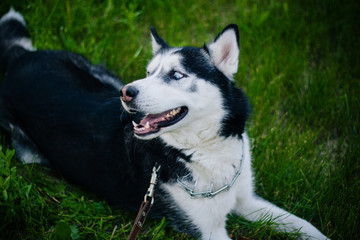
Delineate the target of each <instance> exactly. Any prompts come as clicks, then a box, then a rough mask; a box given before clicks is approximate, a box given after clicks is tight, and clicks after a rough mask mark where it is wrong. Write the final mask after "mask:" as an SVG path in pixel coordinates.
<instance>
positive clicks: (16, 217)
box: [0, 0, 360, 239]
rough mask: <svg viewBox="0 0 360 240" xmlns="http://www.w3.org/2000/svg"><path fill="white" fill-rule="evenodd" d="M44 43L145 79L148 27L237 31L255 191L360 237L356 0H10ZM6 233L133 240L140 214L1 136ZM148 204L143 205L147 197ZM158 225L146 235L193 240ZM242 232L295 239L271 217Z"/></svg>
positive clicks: (201, 33) (196, 37)
mask: <svg viewBox="0 0 360 240" xmlns="http://www.w3.org/2000/svg"><path fill="white" fill-rule="evenodd" d="M11 5H12V6H14V7H15V8H16V9H17V10H18V11H20V12H21V13H23V15H24V16H25V18H26V20H27V22H28V28H29V31H30V34H31V36H32V39H33V42H34V45H35V46H36V47H37V48H38V49H66V50H70V51H75V52H78V53H81V54H83V55H85V56H86V57H88V58H89V59H91V61H92V62H93V63H97V64H104V65H106V66H107V67H108V68H109V69H111V70H112V71H114V72H115V73H116V74H118V75H119V76H120V77H121V78H122V79H123V80H124V81H125V82H130V81H132V80H135V79H138V78H142V77H144V76H145V73H144V72H145V65H146V63H147V62H148V61H149V59H150V58H151V46H150V35H149V27H150V26H151V25H153V26H155V27H156V28H157V30H158V32H159V33H160V35H161V36H163V37H164V39H166V40H167V41H168V42H169V43H170V44H171V45H195V46H201V45H202V44H203V43H204V42H209V41H211V40H212V39H213V38H214V36H215V35H216V34H217V33H218V32H219V31H221V30H222V28H223V27H225V26H226V25H227V24H229V23H237V24H238V25H239V28H240V35H241V36H240V45H241V52H240V64H239V72H238V74H237V75H236V82H237V85H238V86H239V87H241V88H243V89H244V90H245V92H246V93H247V95H248V96H249V98H250V99H251V104H252V108H253V113H252V116H251V120H250V122H249V124H248V131H249V135H250V137H251V138H252V139H253V141H252V142H253V147H252V152H253V158H254V161H253V163H254V169H255V170H256V174H255V177H256V190H257V193H258V194H259V195H261V196H263V197H264V198H266V199H268V200H269V201H272V202H274V203H276V204H277V205H279V206H281V207H283V208H285V209H287V210H289V211H290V212H293V213H295V214H296V215H298V216H300V217H303V218H305V219H307V220H309V221H311V222H312V223H313V224H314V225H315V226H317V227H318V228H319V229H320V230H321V231H322V232H323V233H325V234H326V235H328V236H330V237H331V238H332V239H360V231H359V230H358V227H359V226H360V215H359V213H360V197H359V196H360V157H359V156H360V148H359V143H360V137H359V136H360V124H359V123H360V107H359V106H360V98H359V93H360V69H359V68H360V62H359V61H360V50H359V46H360V34H359V31H360V28H359V26H360V18H359V15H358V13H359V9H360V6H359V5H360V4H359V3H358V2H357V1H355V0H354V1H351V0H350V1H347V2H346V3H343V2H341V1H334V0H329V1H307V0H306V1H301V0H297V1H287V0H282V1H275V0H266V1H255V0H252V1H250V0H241V1H240V0H238V1H225V0H223V1H222V0H218V1H211V2H210V1H196V2H195V3H193V1H188V0H183V1H170V0H166V1H162V0H156V1H145V0H135V1H115V0H114V1H112V0H108V1H98V0H91V1H81V0H71V1H70V0H65V1H63V0H53V1H40V0H34V1H12V0H3V1H1V2H0V14H1V15H2V14H4V13H6V12H7V11H8V9H9V8H10V6H11ZM0 142H2V143H3V144H1V146H2V147H1V151H0V192H1V193H0V239H126V236H127V234H128V233H129V231H130V229H131V224H132V221H133V219H134V217H135V213H133V212H127V211H121V210H118V209H112V208H110V207H109V206H108V204H107V203H106V202H103V201H101V200H99V199H98V198H96V197H95V196H92V195H90V194H88V193H85V192H83V191H81V190H80V189H78V188H76V187H75V186H72V185H70V184H68V183H66V181H64V180H63V179H62V178H61V177H60V176H58V175H57V174H56V173H54V172H52V171H51V170H49V169H46V168H44V167H41V166H35V165H34V166H24V165H21V164H19V163H18V162H17V161H16V160H15V157H14V151H13V150H9V149H11V147H10V148H9V147H8V145H6V144H5V143H4V142H5V141H4V139H2V140H1V141H0ZM139 204H140V203H139ZM167 226H168V222H167V221H166V220H165V219H163V220H149V221H148V222H147V223H146V225H145V228H144V231H143V232H142V235H141V239H190V238H189V237H187V236H185V235H181V234H178V233H176V232H174V231H173V230H171V229H170V228H169V227H167ZM228 232H229V233H230V234H231V236H232V237H233V239H249V238H250V239H293V238H295V237H296V234H295V235H286V234H283V233H276V232H274V230H273V229H272V227H271V224H269V223H268V222H266V221H259V222H255V223H250V222H247V221H245V220H244V219H243V218H241V217H237V216H229V220H228Z"/></svg>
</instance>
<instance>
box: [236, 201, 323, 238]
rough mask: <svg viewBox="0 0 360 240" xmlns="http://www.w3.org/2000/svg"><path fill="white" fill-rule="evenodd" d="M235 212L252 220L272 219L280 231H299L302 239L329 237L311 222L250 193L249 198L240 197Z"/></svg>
mask: <svg viewBox="0 0 360 240" xmlns="http://www.w3.org/2000/svg"><path fill="white" fill-rule="evenodd" d="M235 212H236V213H237V214H239V215H241V216H243V217H245V218H246V219H247V220H250V221H257V220H260V219H268V220H271V221H272V222H274V223H275V225H276V226H275V227H276V229H277V230H279V231H285V232H293V231H299V232H300V233H301V239H328V238H327V237H326V236H324V235H323V234H322V233H321V232H320V231H319V230H318V229H316V228H315V227H314V226H313V225H311V224H310V223H309V222H307V221H305V220H304V219H301V218H299V217H297V216H295V215H293V214H291V213H289V212H287V211H285V210H283V209H281V208H279V207H277V206H275V205H274V204H272V203H270V202H268V201H266V200H264V199H262V198H260V197H258V196H254V195H250V196H249V197H247V198H239V199H238V202H237V208H236V210H235Z"/></svg>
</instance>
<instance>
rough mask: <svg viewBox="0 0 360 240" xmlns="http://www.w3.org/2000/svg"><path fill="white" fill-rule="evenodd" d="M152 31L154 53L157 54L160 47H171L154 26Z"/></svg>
mask: <svg viewBox="0 0 360 240" xmlns="http://www.w3.org/2000/svg"><path fill="white" fill-rule="evenodd" d="M150 33H151V45H152V53H153V55H155V54H156V53H157V52H158V51H159V50H160V49H162V48H168V47H169V44H167V43H166V42H165V41H164V39H162V38H161V37H160V36H159V34H158V33H157V31H156V30H155V28H154V27H151V28H150Z"/></svg>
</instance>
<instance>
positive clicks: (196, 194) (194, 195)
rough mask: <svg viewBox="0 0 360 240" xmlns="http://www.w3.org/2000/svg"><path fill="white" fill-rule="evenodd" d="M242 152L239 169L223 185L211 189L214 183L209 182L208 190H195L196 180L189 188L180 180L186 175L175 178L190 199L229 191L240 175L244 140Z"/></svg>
mask: <svg viewBox="0 0 360 240" xmlns="http://www.w3.org/2000/svg"><path fill="white" fill-rule="evenodd" d="M242 143H243V144H242V154H241V159H240V167H239V170H238V171H237V172H236V174H235V176H234V178H233V179H232V180H231V182H230V183H226V184H225V185H224V186H223V187H221V188H219V189H217V190H215V191H213V186H214V184H213V183H211V184H210V188H209V190H208V191H205V192H195V188H196V185H197V181H195V184H194V187H193V188H191V187H189V186H188V185H186V184H185V183H184V182H183V181H181V178H183V179H184V178H186V177H187V176H188V175H186V176H184V177H178V178H177V182H178V183H179V184H180V186H181V187H182V188H183V189H184V190H185V191H186V192H187V193H188V194H189V195H190V197H191V198H192V199H198V198H213V197H215V196H216V195H218V194H219V193H221V192H223V191H229V190H230V188H231V187H232V186H233V185H234V183H235V182H236V179H237V178H238V177H239V176H240V174H241V172H242V169H243V165H244V145H245V144H244V141H242Z"/></svg>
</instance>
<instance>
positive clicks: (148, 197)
mask: <svg viewBox="0 0 360 240" xmlns="http://www.w3.org/2000/svg"><path fill="white" fill-rule="evenodd" d="M156 165H157V164H155V166H154V167H153V169H152V174H151V179H150V186H149V188H148V190H147V193H146V194H145V196H144V201H143V202H142V203H141V206H140V210H139V212H138V214H137V216H136V218H135V222H134V225H133V227H132V229H131V232H130V234H129V236H128V238H127V240H136V239H137V237H138V235H139V232H140V230H141V229H142V227H143V226H144V223H145V220H146V217H147V215H148V214H149V212H150V209H151V207H152V206H153V204H154V192H155V186H156V183H157V174H158V172H159V170H160V167H161V166H160V165H159V166H158V167H156Z"/></svg>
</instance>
